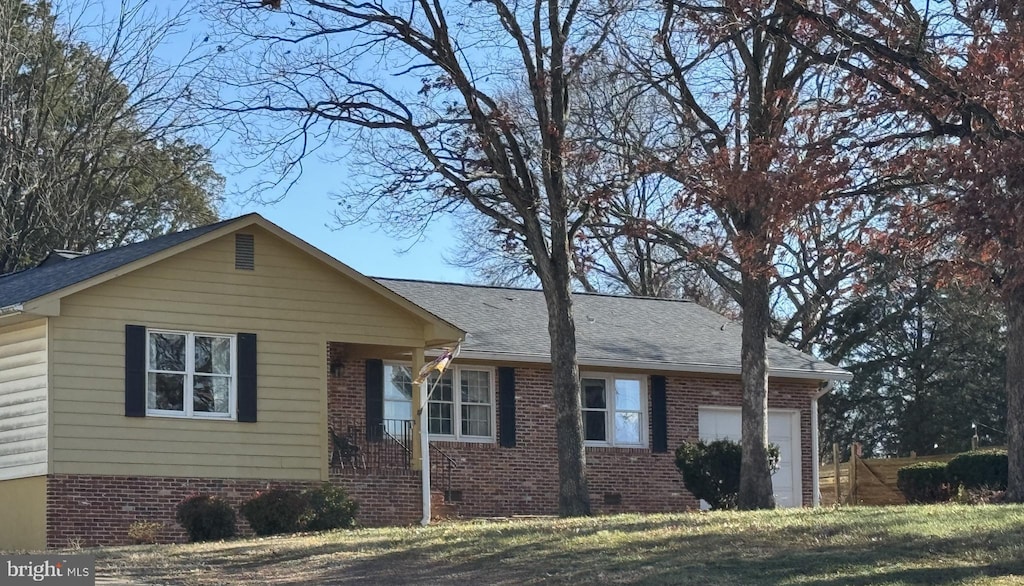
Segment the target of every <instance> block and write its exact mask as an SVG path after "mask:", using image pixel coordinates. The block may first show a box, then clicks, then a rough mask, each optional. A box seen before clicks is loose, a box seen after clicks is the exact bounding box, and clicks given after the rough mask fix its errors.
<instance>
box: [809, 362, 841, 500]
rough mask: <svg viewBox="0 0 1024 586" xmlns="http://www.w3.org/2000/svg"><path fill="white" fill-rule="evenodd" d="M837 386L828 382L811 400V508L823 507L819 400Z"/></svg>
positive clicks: (832, 381)
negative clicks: (820, 474) (819, 446)
mask: <svg viewBox="0 0 1024 586" xmlns="http://www.w3.org/2000/svg"><path fill="white" fill-rule="evenodd" d="M835 384H836V383H835V381H834V380H830V381H828V382H826V383H825V388H823V389H822V390H820V391H818V392H817V393H815V394H814V397H813V398H812V399H811V454H813V456H814V457H813V458H812V459H811V464H812V466H811V485H812V487H813V489H814V490H813V491H812V492H811V506H812V507H814V508H817V507H820V506H821V484H820V479H819V478H818V476H819V469H820V468H821V456H820V452H819V451H818V399H820V398H822V397H824V396H825V395H826V394H828V393H830V392H832V389H833V388H835Z"/></svg>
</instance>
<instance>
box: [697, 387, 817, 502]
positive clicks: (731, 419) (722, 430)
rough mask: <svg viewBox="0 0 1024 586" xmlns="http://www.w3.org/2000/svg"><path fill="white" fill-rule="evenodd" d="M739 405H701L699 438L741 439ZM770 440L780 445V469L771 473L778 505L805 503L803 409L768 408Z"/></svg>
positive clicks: (699, 410)
mask: <svg viewBox="0 0 1024 586" xmlns="http://www.w3.org/2000/svg"><path fill="white" fill-rule="evenodd" d="M740 420H741V416H740V409H739V408H736V407H709V406H706V407H700V408H699V409H698V427H699V433H700V439H702V440H704V441H712V440H717V439H728V440H732V441H736V442H738V441H740V434H741V429H742V428H741V425H740ZM768 441H769V442H770V443H773V444H775V445H777V446H779V456H780V457H779V469H778V471H777V472H776V473H775V474H774V475H773V476H772V488H773V489H774V491H775V503H776V504H777V505H778V506H779V507H800V506H803V498H802V496H801V490H800V478H801V469H800V412H799V411H796V410H790V409H769V410H768Z"/></svg>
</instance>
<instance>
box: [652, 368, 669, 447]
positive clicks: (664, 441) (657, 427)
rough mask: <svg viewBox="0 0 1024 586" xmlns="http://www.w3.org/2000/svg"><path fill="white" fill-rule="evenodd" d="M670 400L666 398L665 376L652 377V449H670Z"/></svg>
mask: <svg viewBox="0 0 1024 586" xmlns="http://www.w3.org/2000/svg"><path fill="white" fill-rule="evenodd" d="M667 403H668V401H667V400H666V398H665V377H663V376H660V375H654V376H652V377H651V444H652V445H651V451H653V452H667V451H668V405H667Z"/></svg>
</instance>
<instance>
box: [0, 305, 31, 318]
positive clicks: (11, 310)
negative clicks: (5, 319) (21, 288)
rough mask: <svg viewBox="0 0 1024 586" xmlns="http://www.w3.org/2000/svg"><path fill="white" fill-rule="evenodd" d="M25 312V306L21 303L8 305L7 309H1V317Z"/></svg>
mask: <svg viewBox="0 0 1024 586" xmlns="http://www.w3.org/2000/svg"><path fill="white" fill-rule="evenodd" d="M23 311H25V306H24V305H22V304H21V303H16V304H14V305H8V306H7V307H0V317H2V316H5V315H14V314H16V313H21V312H23Z"/></svg>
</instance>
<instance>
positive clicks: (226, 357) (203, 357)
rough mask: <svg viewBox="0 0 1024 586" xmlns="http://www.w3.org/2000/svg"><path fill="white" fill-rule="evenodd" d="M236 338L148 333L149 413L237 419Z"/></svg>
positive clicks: (231, 336)
mask: <svg viewBox="0 0 1024 586" xmlns="http://www.w3.org/2000/svg"><path fill="white" fill-rule="evenodd" d="M237 382H238V366H237V351H236V341H235V336H233V335H228V334H208V333H198V332H180V331H172V330H147V331H146V415H156V416H165V417H196V418H208V419H234V417H235V404H236V387H237Z"/></svg>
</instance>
